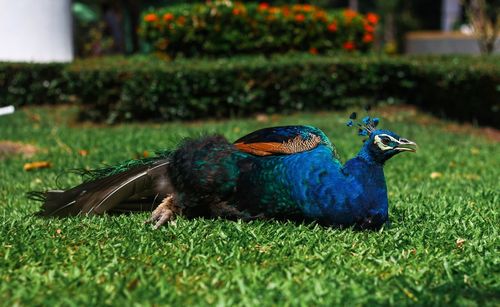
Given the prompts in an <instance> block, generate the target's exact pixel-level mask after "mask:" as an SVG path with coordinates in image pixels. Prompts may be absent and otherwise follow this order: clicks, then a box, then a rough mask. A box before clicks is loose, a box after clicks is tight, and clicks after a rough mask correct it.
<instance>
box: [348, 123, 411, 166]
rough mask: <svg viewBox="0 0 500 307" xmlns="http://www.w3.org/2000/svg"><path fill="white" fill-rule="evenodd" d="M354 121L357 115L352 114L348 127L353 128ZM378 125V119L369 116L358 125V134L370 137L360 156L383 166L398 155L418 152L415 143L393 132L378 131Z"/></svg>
mask: <svg viewBox="0 0 500 307" xmlns="http://www.w3.org/2000/svg"><path fill="white" fill-rule="evenodd" d="M354 119H356V113H353V114H351V116H350V119H349V121H348V122H347V125H348V126H353V120H354ZM378 123H379V119H378V118H373V119H372V118H370V117H369V116H366V117H365V118H363V119H362V122H361V123H357V126H358V127H359V130H358V134H359V135H361V136H367V137H368V139H366V140H365V142H364V146H363V148H362V149H361V151H360V153H359V155H360V156H362V157H364V158H365V159H367V160H371V161H374V162H378V163H381V164H383V163H384V162H385V161H387V160H389V159H390V158H392V157H394V156H395V155H397V154H398V153H401V152H416V151H417V144H416V143H415V142H412V141H410V140H408V139H405V138H403V137H401V136H399V135H398V134H396V133H394V132H392V131H389V130H383V129H376V127H377V125H378Z"/></svg>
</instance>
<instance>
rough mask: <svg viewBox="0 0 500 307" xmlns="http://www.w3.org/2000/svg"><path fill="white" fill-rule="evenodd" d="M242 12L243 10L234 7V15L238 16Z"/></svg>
mask: <svg viewBox="0 0 500 307" xmlns="http://www.w3.org/2000/svg"><path fill="white" fill-rule="evenodd" d="M240 14H241V10H240V9H236V8H234V9H233V15H234V16H238V15H240Z"/></svg>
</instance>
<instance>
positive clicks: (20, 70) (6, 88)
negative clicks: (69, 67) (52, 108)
mask: <svg viewBox="0 0 500 307" xmlns="http://www.w3.org/2000/svg"><path fill="white" fill-rule="evenodd" d="M64 67H65V65H64V64H23V63H0V105H2V104H4V103H9V104H13V105H16V106H20V105H24V104H33V103H56V102H59V101H62V100H66V97H65V95H66V94H67V89H66V79H65V78H64V77H63V73H62V72H63V70H64Z"/></svg>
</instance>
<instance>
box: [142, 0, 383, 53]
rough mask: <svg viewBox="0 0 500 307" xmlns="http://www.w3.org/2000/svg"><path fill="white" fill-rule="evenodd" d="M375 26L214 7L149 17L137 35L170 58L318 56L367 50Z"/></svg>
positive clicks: (306, 12) (355, 19)
mask: <svg viewBox="0 0 500 307" xmlns="http://www.w3.org/2000/svg"><path fill="white" fill-rule="evenodd" d="M377 23H378V16H377V15H375V14H373V13H368V14H366V15H361V14H359V13H357V12H355V11H352V10H335V11H326V10H323V9H321V8H320V7H317V6H314V5H310V4H294V5H281V6H270V5H269V4H268V3H265V2H263V3H260V4H259V5H257V4H255V3H249V4H244V3H241V2H234V3H233V2H231V1H213V2H206V3H203V4H196V5H182V6H174V7H166V8H161V9H153V10H149V11H146V12H145V13H144V15H143V17H142V22H141V27H140V30H139V34H140V35H141V36H142V38H143V39H144V41H146V42H147V43H149V45H150V46H152V47H153V48H154V49H155V50H156V51H157V52H161V53H165V54H168V55H170V56H177V55H183V56H187V57H193V56H212V57H224V56H233V55H236V54H273V53H286V52H288V51H292V50H295V51H308V52H310V53H312V54H318V53H338V52H339V51H342V50H345V51H367V50H369V49H370V48H371V46H372V44H373V41H374V32H375V27H376V25H377ZM228 29H230V30H228Z"/></svg>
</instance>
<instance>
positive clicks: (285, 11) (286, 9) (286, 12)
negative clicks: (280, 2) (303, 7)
mask: <svg viewBox="0 0 500 307" xmlns="http://www.w3.org/2000/svg"><path fill="white" fill-rule="evenodd" d="M281 12H282V13H283V16H285V17H288V16H289V15H290V9H289V8H288V6H284V7H283V8H282V9H281Z"/></svg>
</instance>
